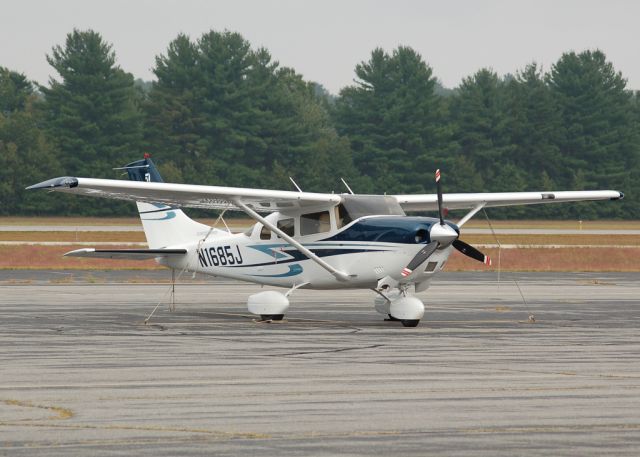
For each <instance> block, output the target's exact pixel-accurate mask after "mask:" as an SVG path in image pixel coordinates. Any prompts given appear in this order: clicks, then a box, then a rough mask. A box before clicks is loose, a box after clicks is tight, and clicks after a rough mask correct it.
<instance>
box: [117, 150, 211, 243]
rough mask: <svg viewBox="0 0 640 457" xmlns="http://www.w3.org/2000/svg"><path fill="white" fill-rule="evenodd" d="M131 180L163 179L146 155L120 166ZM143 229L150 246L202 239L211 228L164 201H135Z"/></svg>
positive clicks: (156, 180) (157, 180)
mask: <svg viewBox="0 0 640 457" xmlns="http://www.w3.org/2000/svg"><path fill="white" fill-rule="evenodd" d="M123 168H124V169H126V170H127V173H128V175H129V179H130V180H131V181H147V182H164V181H163V180H162V177H161V176H160V173H159V172H158V169H157V168H156V166H155V164H154V163H153V161H152V160H151V158H150V156H149V155H148V154H145V156H144V159H142V160H137V161H135V162H131V163H130V164H128V165H126V166H125V167H123ZM136 204H137V205H138V212H139V213H140V220H141V221H142V228H143V229H144V234H145V236H146V237H147V244H148V245H149V248H150V249H160V248H166V247H169V246H179V245H182V244H185V243H189V242H194V241H197V240H198V239H202V238H204V237H205V236H206V235H207V233H208V232H209V231H210V230H211V227H209V226H208V225H204V224H201V223H199V222H196V221H194V220H193V219H190V218H189V217H187V215H186V214H184V213H183V212H182V210H180V209H177V208H173V207H171V206H167V205H165V204H164V203H145V202H136Z"/></svg>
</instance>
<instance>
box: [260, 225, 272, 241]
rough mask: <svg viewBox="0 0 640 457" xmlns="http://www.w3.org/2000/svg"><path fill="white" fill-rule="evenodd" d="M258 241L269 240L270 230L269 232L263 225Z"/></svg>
mask: <svg viewBox="0 0 640 457" xmlns="http://www.w3.org/2000/svg"><path fill="white" fill-rule="evenodd" d="M260 239H261V240H270V239H271V230H269V229H268V228H267V227H265V226H264V225H263V226H262V228H261V229H260Z"/></svg>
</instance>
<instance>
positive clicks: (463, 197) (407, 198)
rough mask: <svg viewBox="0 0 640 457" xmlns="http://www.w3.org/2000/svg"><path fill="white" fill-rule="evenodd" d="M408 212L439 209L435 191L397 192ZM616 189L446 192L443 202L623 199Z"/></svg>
mask: <svg viewBox="0 0 640 457" xmlns="http://www.w3.org/2000/svg"><path fill="white" fill-rule="evenodd" d="M394 197H395V198H396V199H397V200H398V203H399V204H400V206H402V209H404V210H405V211H429V210H437V209H438V196H437V195H436V194H420V195H394ZM623 197H624V194H623V193H622V192H618V191H617V190H583V191H575V192H574V191H561V192H487V193H477V194H443V196H442V203H443V205H444V206H445V207H446V208H448V209H470V208H476V207H478V206H479V205H481V206H483V207H486V208H489V207H492V206H515V205H535V204H539V203H562V202H578V201H587V200H620V199H622V198H623Z"/></svg>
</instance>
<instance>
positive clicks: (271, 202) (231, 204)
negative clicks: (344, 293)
mask: <svg viewBox="0 0 640 457" xmlns="http://www.w3.org/2000/svg"><path fill="white" fill-rule="evenodd" d="M27 189H49V190H52V191H59V192H67V193H74V194H81V195H87V196H92V197H102V198H112V199H118V200H131V201H141V202H149V203H164V204H166V205H170V206H173V207H186V208H208V209H237V210H241V211H244V210H243V208H242V206H244V205H246V206H247V207H249V208H251V209H253V210H254V211H256V212H259V213H264V212H272V211H285V212H286V210H287V209H289V210H295V209H303V208H314V207H323V206H324V207H326V206H327V205H331V204H337V203H339V202H340V201H341V197H340V195H336V194H323V193H315V192H291V191H285V190H266V189H253V188H240V187H221V186H202V185H193V184H170V183H162V182H140V181H123V180H116V179H94V178H74V177H61V178H54V179H50V180H48V181H44V182H41V183H39V184H35V185H33V186H30V187H27ZM393 197H394V198H395V199H396V200H397V201H398V203H399V204H400V205H401V206H402V208H403V209H404V210H405V211H428V210H436V209H438V198H437V195H436V194H417V195H394V196H393ZM623 197H624V194H623V193H622V192H618V191H616V190H585V191H560V192H488V193H468V194H444V195H443V204H444V205H445V206H446V207H447V208H448V209H470V208H477V207H479V206H483V207H487V208H489V207H495V206H514V205H533V204H540V203H561V202H576V201H587V200H619V199H621V198H623Z"/></svg>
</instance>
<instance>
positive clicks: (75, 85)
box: [41, 30, 142, 177]
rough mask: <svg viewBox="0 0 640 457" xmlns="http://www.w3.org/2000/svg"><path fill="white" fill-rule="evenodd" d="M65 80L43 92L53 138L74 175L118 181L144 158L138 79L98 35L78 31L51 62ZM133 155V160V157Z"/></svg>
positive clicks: (57, 49)
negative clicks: (118, 171) (123, 169)
mask: <svg viewBox="0 0 640 457" xmlns="http://www.w3.org/2000/svg"><path fill="white" fill-rule="evenodd" d="M47 61H48V62H49V64H50V65H51V66H52V67H53V68H54V69H55V70H56V71H57V72H58V74H59V76H60V79H59V80H56V79H51V80H50V81H49V87H41V90H42V92H43V94H44V96H45V102H44V104H43V111H44V113H45V119H46V124H47V130H48V135H49V137H50V138H51V139H52V141H53V142H54V144H55V145H56V146H57V148H58V149H59V151H60V154H61V156H60V159H61V160H60V161H61V163H62V165H63V167H64V169H65V172H66V173H68V174H75V175H81V176H104V177H108V176H109V177H110V176H112V175H113V172H112V170H111V169H112V168H113V167H117V166H120V165H122V164H123V163H126V162H127V161H128V160H131V158H132V157H135V155H137V154H138V153H139V148H140V147H141V139H142V129H141V116H140V113H139V110H138V108H137V106H136V99H137V98H136V91H135V89H134V85H133V76H132V75H131V74H129V73H125V72H124V71H123V70H122V69H121V68H120V67H118V66H117V65H116V57H115V53H114V52H113V50H112V46H111V45H110V44H108V43H106V42H105V41H104V40H103V39H102V37H101V36H100V34H99V33H97V32H94V31H92V30H87V31H80V30H74V31H73V32H72V33H70V34H68V35H67V38H66V41H65V45H64V47H62V46H55V47H54V48H53V50H52V52H51V54H50V55H48V56H47ZM132 154H133V156H132Z"/></svg>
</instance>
